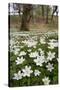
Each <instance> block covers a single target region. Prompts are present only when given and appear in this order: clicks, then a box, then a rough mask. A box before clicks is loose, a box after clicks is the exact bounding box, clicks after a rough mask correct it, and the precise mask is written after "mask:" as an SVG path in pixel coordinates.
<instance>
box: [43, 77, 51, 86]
mask: <svg viewBox="0 0 60 90" xmlns="http://www.w3.org/2000/svg"><path fill="white" fill-rule="evenodd" d="M42 81H43V83H44V85H49V83H50V80H49V77H44V78H43V79H42Z"/></svg>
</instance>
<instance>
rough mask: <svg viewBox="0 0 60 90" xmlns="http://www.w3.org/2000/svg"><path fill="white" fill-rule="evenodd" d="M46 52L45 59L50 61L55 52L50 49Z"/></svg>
mask: <svg viewBox="0 0 60 90" xmlns="http://www.w3.org/2000/svg"><path fill="white" fill-rule="evenodd" d="M47 54H48V56H47V60H50V61H52V59H53V58H55V52H53V53H52V52H51V51H49V52H48V53H47Z"/></svg>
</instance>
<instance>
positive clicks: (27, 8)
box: [20, 4, 33, 31]
mask: <svg viewBox="0 0 60 90" xmlns="http://www.w3.org/2000/svg"><path fill="white" fill-rule="evenodd" d="M32 8H33V7H32V5H30V4H25V5H23V14H22V20H21V28H20V30H21V31H22V30H23V31H29V22H30V19H31V17H32V15H31V11H32Z"/></svg>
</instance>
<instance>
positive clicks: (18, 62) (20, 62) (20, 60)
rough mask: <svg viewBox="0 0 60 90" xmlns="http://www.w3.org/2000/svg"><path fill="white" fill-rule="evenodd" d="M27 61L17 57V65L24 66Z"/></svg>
mask: <svg viewBox="0 0 60 90" xmlns="http://www.w3.org/2000/svg"><path fill="white" fill-rule="evenodd" d="M24 61H25V59H23V57H21V58H19V57H17V60H16V64H17V65H18V64H22V63H23V62H24Z"/></svg>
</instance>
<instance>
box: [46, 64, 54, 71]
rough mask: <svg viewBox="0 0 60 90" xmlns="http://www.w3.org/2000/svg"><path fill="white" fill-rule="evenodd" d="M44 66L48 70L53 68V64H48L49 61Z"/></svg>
mask: <svg viewBox="0 0 60 90" xmlns="http://www.w3.org/2000/svg"><path fill="white" fill-rule="evenodd" d="M46 68H47V70H48V71H50V72H51V71H52V70H53V69H54V67H53V64H50V63H48V65H46Z"/></svg>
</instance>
